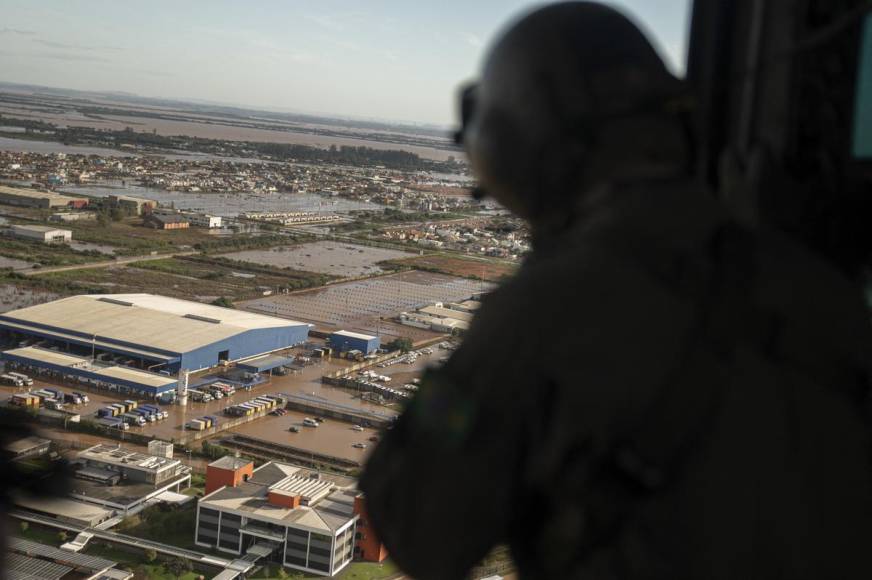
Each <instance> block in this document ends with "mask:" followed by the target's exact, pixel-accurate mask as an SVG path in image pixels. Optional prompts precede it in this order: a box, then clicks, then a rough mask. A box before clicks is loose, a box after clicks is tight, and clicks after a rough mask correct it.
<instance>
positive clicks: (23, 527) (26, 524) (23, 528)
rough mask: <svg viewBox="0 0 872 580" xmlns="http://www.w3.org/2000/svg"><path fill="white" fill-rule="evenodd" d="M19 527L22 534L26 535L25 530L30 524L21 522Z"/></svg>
mask: <svg viewBox="0 0 872 580" xmlns="http://www.w3.org/2000/svg"><path fill="white" fill-rule="evenodd" d="M19 526H20V527H21V533H22V534H25V533H27V530H28V529H29V528H30V524H28V523H27V522H21V524H19Z"/></svg>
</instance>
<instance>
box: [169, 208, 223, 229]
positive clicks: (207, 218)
mask: <svg viewBox="0 0 872 580" xmlns="http://www.w3.org/2000/svg"><path fill="white" fill-rule="evenodd" d="M152 215H156V216H175V217H177V218H180V219H183V220H185V221H186V222H188V223H189V224H190V225H192V226H195V227H198V228H209V229H213V228H220V227H221V225H222V223H223V220H222V219H221V216H216V215H209V214H205V213H197V212H193V211H179V210H177V209H160V208H159V209H155V210H154V211H153V212H152Z"/></svg>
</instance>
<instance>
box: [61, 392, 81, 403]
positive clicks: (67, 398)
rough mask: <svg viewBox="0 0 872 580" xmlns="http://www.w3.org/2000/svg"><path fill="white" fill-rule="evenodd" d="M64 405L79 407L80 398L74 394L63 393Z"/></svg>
mask: <svg viewBox="0 0 872 580" xmlns="http://www.w3.org/2000/svg"><path fill="white" fill-rule="evenodd" d="M64 403H70V404H72V405H81V404H82V397H80V396H79V395H77V394H76V393H64Z"/></svg>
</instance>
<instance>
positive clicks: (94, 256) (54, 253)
mask: <svg viewBox="0 0 872 580" xmlns="http://www.w3.org/2000/svg"><path fill="white" fill-rule="evenodd" d="M0 256H3V257H5V258H13V259H15V260H23V261H25V262H32V263H35V264H38V265H40V266H71V265H75V264H87V263H88V262H94V261H97V260H105V259H106V256H104V255H103V254H101V253H100V252H97V251H95V250H89V251H86V252H79V251H77V250H74V249H72V248H70V247H69V246H67V245H65V244H44V243H42V242H37V241H30V240H15V239H9V238H4V239H3V243H2V244H0Z"/></svg>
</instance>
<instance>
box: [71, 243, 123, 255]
mask: <svg viewBox="0 0 872 580" xmlns="http://www.w3.org/2000/svg"><path fill="white" fill-rule="evenodd" d="M67 245H68V246H70V247H71V248H72V249H74V250H78V251H80V252H87V251H95V252H100V253H101V254H106V255H107V256H113V255H115V249H116V248H114V247H112V246H104V245H101V244H92V243H90V242H76V241H73V242H69V243H68V244H67Z"/></svg>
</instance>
